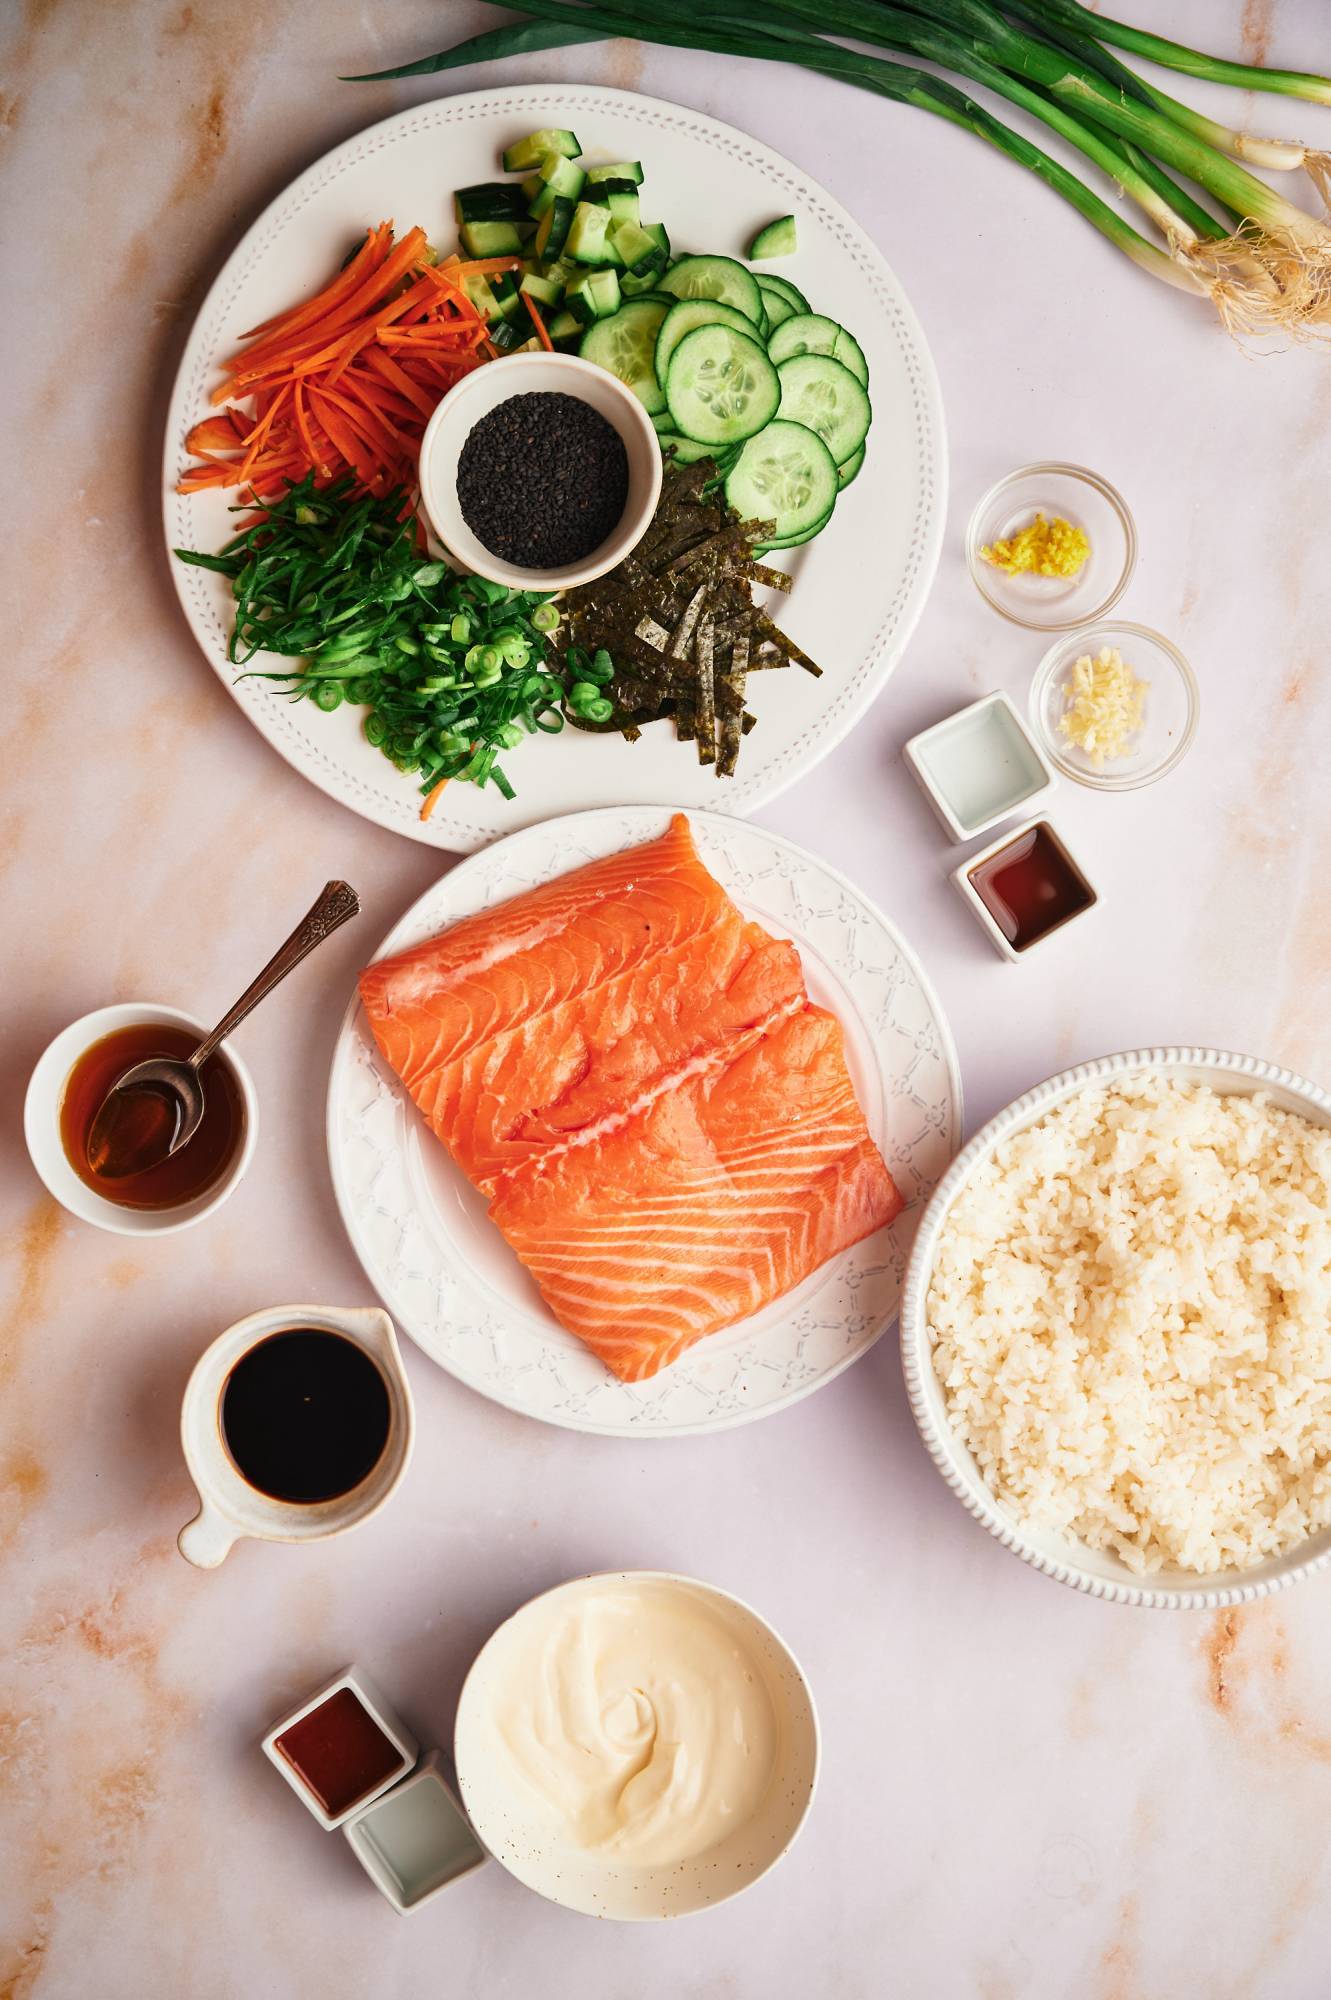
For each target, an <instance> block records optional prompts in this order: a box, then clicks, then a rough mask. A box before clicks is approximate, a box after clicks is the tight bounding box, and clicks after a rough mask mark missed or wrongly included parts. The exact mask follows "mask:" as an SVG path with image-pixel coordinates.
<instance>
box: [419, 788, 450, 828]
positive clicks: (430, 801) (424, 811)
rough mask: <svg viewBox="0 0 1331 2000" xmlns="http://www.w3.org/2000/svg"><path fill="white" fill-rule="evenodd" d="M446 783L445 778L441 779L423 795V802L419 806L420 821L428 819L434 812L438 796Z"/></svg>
mask: <svg viewBox="0 0 1331 2000" xmlns="http://www.w3.org/2000/svg"><path fill="white" fill-rule="evenodd" d="M447 783H448V779H447V778H441V779H440V780H439V783H438V784H437V785H432V786H431V787H430V789H429V791H428V792H427V793H426V794H425V798H424V801H423V802H422V805H421V818H422V819H428V818H429V817H430V814H431V813H432V812H433V811H434V809H435V807H436V806H437V805H438V803H439V794H440V792H442V791H443V789H444V786H445V785H446V784H447Z"/></svg>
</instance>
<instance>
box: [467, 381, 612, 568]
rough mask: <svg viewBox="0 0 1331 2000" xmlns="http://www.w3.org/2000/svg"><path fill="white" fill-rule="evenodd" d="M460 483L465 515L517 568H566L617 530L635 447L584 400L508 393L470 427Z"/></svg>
mask: <svg viewBox="0 0 1331 2000" xmlns="http://www.w3.org/2000/svg"><path fill="white" fill-rule="evenodd" d="M501 365H502V364H501ZM457 486H458V505H459V506H460V507H461V509H462V518H463V520H464V521H465V522H466V524H467V526H468V527H469V528H470V529H471V532H472V533H473V535H475V536H476V538H477V540H478V541H480V542H483V543H484V545H485V547H486V548H487V549H489V551H490V553H491V555H495V556H499V557H500V558H501V559H502V560H503V561H504V562H510V563H513V564H514V565H515V566H516V567H517V568H519V569H564V568H566V567H567V566H568V565H569V564H572V563H577V562H581V561H582V559H583V557H584V556H589V555H590V554H591V552H592V550H593V549H596V548H599V547H600V545H601V543H602V542H603V541H604V540H605V539H606V536H607V535H610V534H612V533H613V532H614V529H615V527H616V526H617V524H618V522H619V519H620V516H621V515H622V514H623V512H624V503H625V501H626V500H627V499H628V490H629V461H628V453H627V452H626V451H625V449H624V442H623V439H622V438H621V437H620V435H619V433H618V431H617V430H616V429H615V427H614V425H613V424H610V423H607V421H606V419H605V418H604V417H603V416H602V415H601V414H600V412H599V411H598V410H594V409H593V408H592V407H591V405H590V403H584V402H582V401H581V399H580V398H579V397H577V396H564V395H551V394H539V395H528V396H510V397H509V399H508V401H507V402H506V403H500V404H499V405H498V406H497V407H496V408H495V409H493V410H491V411H490V413H489V415H488V416H484V417H482V418H481V420H480V422H479V423H478V424H475V425H473V427H472V429H471V431H470V432H469V433H468V435H467V439H466V442H465V443H464V444H463V447H462V450H461V451H460V452H459V454H458V482H457Z"/></svg>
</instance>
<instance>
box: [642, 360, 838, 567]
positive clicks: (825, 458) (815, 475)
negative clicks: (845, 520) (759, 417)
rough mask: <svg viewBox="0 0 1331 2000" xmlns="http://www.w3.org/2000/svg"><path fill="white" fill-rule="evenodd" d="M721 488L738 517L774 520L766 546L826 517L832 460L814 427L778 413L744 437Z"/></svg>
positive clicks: (831, 497)
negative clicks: (806, 427)
mask: <svg viewBox="0 0 1331 2000" xmlns="http://www.w3.org/2000/svg"><path fill="white" fill-rule="evenodd" d="M692 338H694V339H696V338H697V335H696V334H695V335H693V336H692ZM676 359H677V360H678V356H676ZM725 491H726V499H727V501H728V502H729V504H730V506H732V507H733V508H734V510H735V512H736V513H737V514H738V515H739V517H740V519H741V520H743V521H771V522H772V523H773V533H772V537H771V542H769V546H771V545H772V543H775V542H778V541H782V540H787V539H789V538H792V537H794V536H800V535H803V534H805V533H806V532H807V531H808V530H811V529H816V528H818V527H819V526H821V524H822V523H823V522H824V521H826V519H827V517H828V515H829V514H830V513H831V511H832V508H833V506H834V505H835V504H836V496H837V479H836V463H835V461H834V459H833V457H832V454H831V452H830V451H829V450H828V449H827V446H826V445H825V444H824V443H823V440H822V439H821V438H820V437H818V436H817V435H816V433H815V432H813V431H810V430H806V429H805V428H804V426H803V425H802V424H792V423H787V422H786V421H785V420H784V419H782V418H780V417H778V418H777V419H776V421H775V422H774V423H770V424H768V425H767V426H766V428H765V429H764V430H763V431H761V432H760V433H759V435H758V436H757V437H752V438H750V439H749V441H748V443H747V444H746V445H745V447H744V449H743V451H741V453H740V455H739V457H738V458H737V459H736V460H735V463H734V465H733V466H732V467H731V469H730V471H729V472H728V473H727V475H726V488H725Z"/></svg>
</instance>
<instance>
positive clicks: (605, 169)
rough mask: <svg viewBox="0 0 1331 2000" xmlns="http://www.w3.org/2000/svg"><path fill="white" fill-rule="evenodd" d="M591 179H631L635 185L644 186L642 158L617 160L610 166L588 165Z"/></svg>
mask: <svg viewBox="0 0 1331 2000" xmlns="http://www.w3.org/2000/svg"><path fill="white" fill-rule="evenodd" d="M587 178H588V180H589V181H631V182H632V184H633V186H634V187H641V186H642V161H641V160H615V161H612V162H611V164H610V165H608V166H600V167H588V169H587Z"/></svg>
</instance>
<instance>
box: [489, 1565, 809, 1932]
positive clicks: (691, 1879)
mask: <svg viewBox="0 0 1331 2000" xmlns="http://www.w3.org/2000/svg"><path fill="white" fill-rule="evenodd" d="M609 1582H613V1583H626V1584H630V1585H633V1584H639V1585H641V1584H655V1585H665V1586H667V1587H670V1588H674V1589H678V1590H680V1591H683V1592H689V1593H692V1594H693V1595H694V1596H695V1597H701V1598H702V1599H703V1600H704V1601H705V1603H706V1604H707V1607H708V1609H709V1610H710V1611H712V1612H713V1613H714V1614H717V1615H719V1616H721V1617H722V1618H724V1619H726V1620H727V1621H729V1622H730V1623H731V1624H732V1625H733V1627H734V1629H735V1631H736V1634H737V1636H739V1637H741V1638H742V1639H743V1642H744V1643H745V1645H746V1646H747V1647H748V1648H749V1649H750V1650H751V1652H752V1653H753V1655H754V1656H755V1657H756V1658H757V1660H758V1661H759V1663H760V1665H761V1667H762V1669H763V1671H764V1674H765V1678H766V1681H767V1687H768V1692H769V1694H770V1695H771V1698H772V1703H773V1707H774V1708H775V1710H776V1717H777V1725H778V1735H779V1742H780V1749H779V1753H778V1755H779V1762H778V1765H777V1768H776V1770H775V1771H774V1773H773V1776H772V1782H771V1784H770V1785H769V1786H768V1788H767V1793H766V1796H765V1798H764V1800H763V1802H762V1804H761V1805H760V1807H759V1808H758V1810H757V1812H755V1813H754V1814H753V1816H752V1817H751V1818H750V1819H749V1820H748V1821H747V1822H746V1823H745V1824H744V1825H743V1826H740V1827H737V1828H736V1829H735V1831H734V1833H733V1834H731V1835H730V1836H729V1838H728V1839H727V1840H726V1841H724V1842H723V1843H722V1844H721V1845H720V1846H718V1847H712V1848H709V1849H708V1850H707V1851H706V1852H705V1853H703V1854H699V1855H695V1856H694V1857H693V1858H692V1859H691V1860H688V1861H685V1862H683V1863H678V1864H675V1865H673V1866H668V1867H667V1866H659V1867H650V1868H649V1867H633V1866H629V1865H627V1864H623V1863H621V1864H618V1865H611V1864H609V1863H607V1862H605V1861H600V1860H597V1859H596V1858H595V1857H589V1858H588V1859H587V1860H586V1861H579V1860H578V1859H576V1858H571V1857H570V1855H569V1852H568V1850H567V1849H562V1850H560V1849H552V1848H551V1847H549V1846H548V1845H544V1844H543V1830H542V1828H541V1827H540V1826H539V1825H537V1824H533V1822H532V1820H531V1818H530V1816H529V1815H527V1814H526V1813H525V1812H524V1805H523V1801H522V1800H521V1799H520V1798H518V1796H517V1794H516V1790H515V1787H514V1785H513V1784H512V1782H511V1781H510V1780H509V1779H508V1777H507V1775H506V1773H505V1772H504V1771H503V1769H501V1768H500V1767H499V1760H497V1759H496V1758H495V1757H494V1756H493V1754H492V1753H491V1751H490V1748H489V1746H488V1742H487V1737H488V1734H489V1729H488V1726H487V1725H488V1717H489V1713H490V1709H489V1703H490V1698H491V1692H492V1689H493V1687H494V1684H495V1682H496V1680H497V1678H498V1677H499V1676H500V1675H501V1674H502V1672H503V1669H504V1665H505V1660H506V1655H507V1651H508V1648H509V1647H510V1646H511V1645H512V1644H514V1643H516V1642H517V1641H519V1640H520V1639H521V1638H522V1636H523V1632H524V1626H525V1625H528V1624H531V1623H532V1622H534V1621H536V1620H537V1619H538V1618H540V1617H544V1616H545V1615H547V1614H548V1612H549V1609H550V1606H551V1604H552V1603H553V1602H556V1601H558V1600H560V1599H566V1600H571V1601H575V1600H576V1599H577V1598H578V1597H579V1596H583V1595H586V1594H589V1593H591V1592H593V1591H595V1590H596V1589H598V1588H603V1587H604V1586H605V1585H606V1584H607V1583H609ZM818 1758H819V1736H818V1716H817V1711H816V1710H815V1708H814V1704H813V1694H812V1692H811V1690H810V1688H809V1684H808V1682H807V1680H806V1679H805V1677H804V1674H803V1672H802V1670H801V1668H800V1665H799V1662H798V1661H797V1660H796V1658H795V1656H794V1654H793V1653H792V1652H791V1651H790V1649H789V1647H788V1646H787V1645H786V1644H785V1642H784V1641H783V1640H782V1639H780V1638H779V1637H778V1636H777V1634H776V1633H775V1632H774V1631H773V1630H772V1628H771V1626H770V1625H768V1624H767V1623H766V1622H765V1620H763V1619H762V1618H760V1617H759V1616H758V1613H757V1612H756V1611H754V1610H753V1609H752V1608H751V1607H750V1606H749V1605H747V1604H745V1603H743V1602H742V1600H741V1599H740V1598H738V1597H732V1596H731V1595H730V1593H729V1592H728V1591H725V1590H719V1589H717V1587H716V1586H715V1585H714V1584H710V1583H699V1582H697V1581H696V1580H695V1579H694V1578H692V1577H686V1576H675V1575H672V1574H670V1573H669V1572H667V1571H663V1570H619V1571H615V1572H613V1573H608V1574H606V1575H601V1576H585V1577H578V1578H576V1579H575V1580H574V1581H573V1582H571V1583H563V1584H560V1585H558V1586H557V1588H555V1589H554V1590H548V1591H546V1592H544V1594H543V1595H542V1596H540V1597H534V1598H532V1600H531V1601H530V1603H528V1604H524V1605H523V1607H522V1609H521V1610H520V1611H515V1612H514V1614H513V1616H512V1617H511V1618H509V1619H507V1620H506V1621H505V1623H504V1624H502V1625H501V1626H500V1627H499V1629H498V1631H497V1632H495V1633H493V1634H492V1635H491V1637H490V1638H489V1639H488V1640H487V1641H486V1643H485V1645H484V1646H483V1647H482V1648H481V1651H480V1652H479V1653H478V1654H477V1656H476V1659H475V1661H474V1662H473V1664H472V1667H471V1671H470V1672H469V1673H468V1675H467V1678H466V1681H465V1683H464V1685H463V1689H462V1695H461V1698H460V1700H459V1702H458V1714H457V1726H456V1731H455V1735H454V1743H453V1761H454V1763H455V1765H456V1767H457V1774H458V1788H459V1790H460V1791H461V1794H462V1802H463V1804H464V1806H465V1807H466V1810H467V1817H468V1818H469V1819H470V1821H471V1823H472V1826H473V1827H474V1828H475V1830H476V1835H477V1838H478V1839H479V1840H480V1841H481V1842H482V1843H483V1844H484V1846H485V1847H486V1848H488V1849H489V1851H490V1853H491V1854H492V1855H493V1856H494V1857H495V1859H496V1861H499V1862H502V1864H503V1865H504V1867H505V1868H507V1869H508V1871H509V1873H510V1874H512V1875H515V1876H516V1877H517V1879H518V1881H519V1882H522V1883H524V1884H525V1886H526V1887H527V1888H529V1889H534V1890H535V1891H536V1893H537V1894H538V1895H540V1896H546V1897H548V1898H549V1899H550V1901H551V1902H554V1903H561V1904H562V1905H563V1906H564V1908H565V1909H569V1910H578V1911H581V1912H582V1913H583V1914H584V1915H586V1916H593V1917H614V1918H619V1919H621V1920H625V1921H630V1922H633V1921H638V1922H641V1921H645V1920H651V1919H655V1918H662V1917H682V1916H689V1915H692V1914H693V1912H695V1911H697V1910H705V1909H709V1908H711V1907H712V1906H713V1905H714V1904H717V1903H724V1902H728V1901H729V1900H730V1898H731V1897H732V1896H737V1895H738V1894H739V1893H740V1891H741V1890H742V1889H747V1888H749V1887H751V1886H752V1884H753V1883H755V1882H757V1881H758V1880H759V1879H760V1877H762V1876H763V1875H766V1874H767V1872H768V1870H769V1869H771V1868H774V1867H775V1866H776V1864H777V1862H778V1861H780V1859H781V1858H782V1856H783V1855H784V1854H786V1853H788V1852H789V1850H790V1847H791V1845H792V1844H793V1842H794V1840H795V1837H796V1835H797V1834H798V1833H799V1830H800V1828H801V1827H802V1826H803V1824H804V1821H805V1819H806V1818H807V1816H808V1812H809V1808H810V1806H811V1805H812V1803H813V1795H814V1790H815V1787H816V1785H817V1781H818Z"/></svg>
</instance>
